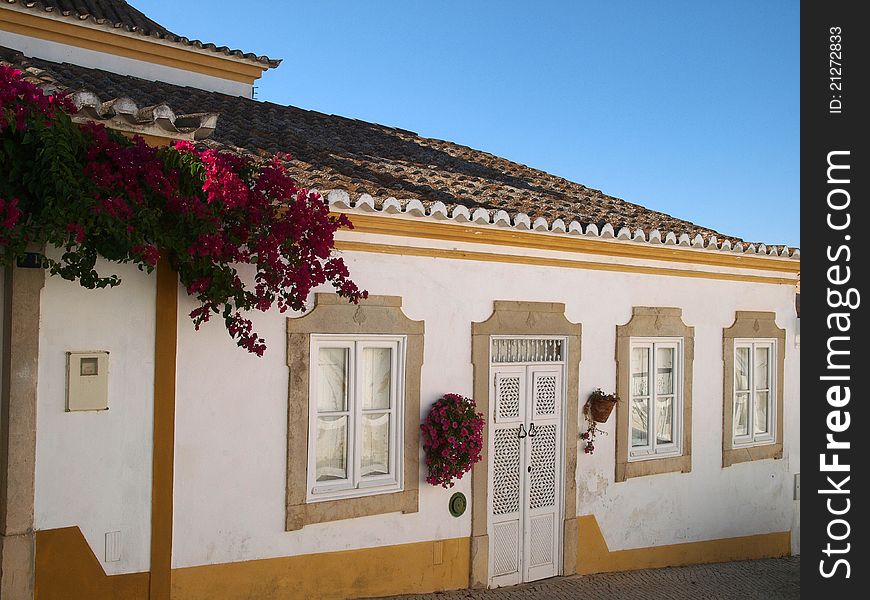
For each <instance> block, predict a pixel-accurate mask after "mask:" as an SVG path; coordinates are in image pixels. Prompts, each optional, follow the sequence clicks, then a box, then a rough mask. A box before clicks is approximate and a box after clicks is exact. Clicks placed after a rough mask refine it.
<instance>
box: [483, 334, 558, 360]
mask: <svg viewBox="0 0 870 600" xmlns="http://www.w3.org/2000/svg"><path fill="white" fill-rule="evenodd" d="M564 345H565V343H564V340H560V339H533V338H496V339H494V340H492V362H493V363H517V362H521V363H530V362H560V361H561V360H562V354H563V352H564Z"/></svg>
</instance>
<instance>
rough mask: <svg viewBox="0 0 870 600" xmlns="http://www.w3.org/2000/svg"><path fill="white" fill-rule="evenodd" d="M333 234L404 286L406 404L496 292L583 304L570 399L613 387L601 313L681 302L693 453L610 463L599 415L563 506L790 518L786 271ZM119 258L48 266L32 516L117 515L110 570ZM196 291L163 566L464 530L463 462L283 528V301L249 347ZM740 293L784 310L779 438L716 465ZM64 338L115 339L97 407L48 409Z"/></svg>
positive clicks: (147, 419)
mask: <svg viewBox="0 0 870 600" xmlns="http://www.w3.org/2000/svg"><path fill="white" fill-rule="evenodd" d="M343 254H344V257H345V260H346V262H347V263H348V266H349V268H350V270H351V273H352V274H353V277H354V279H355V280H356V281H357V282H359V283H360V284H361V285H362V286H363V287H365V288H366V289H368V290H369V292H370V293H372V294H383V295H393V296H401V297H402V304H403V306H402V310H403V311H404V313H405V314H406V315H407V316H408V318H410V319H413V320H422V321H425V324H426V333H425V340H424V363H423V370H422V382H421V406H420V412H421V415H420V417H421V419H422V417H423V416H424V415H425V414H426V412H427V411H428V409H429V406H430V405H431V404H432V403H433V402H434V401H435V400H437V399H438V398H439V397H440V396H441V395H442V394H444V393H448V392H453V393H460V394H465V395H471V394H472V389H473V379H472V378H473V375H472V364H471V323H472V322H480V321H484V320H486V319H487V318H488V317H489V316H490V315H491V314H492V311H493V301H495V300H525V301H536V302H563V303H565V305H566V310H565V317H566V318H567V319H568V320H569V321H571V322H574V323H581V324H582V326H583V333H582V357H581V362H580V373H579V382H580V383H579V398H569V399H568V401H569V402H578V403H579V405H580V406H582V404H583V403H584V402H585V400H586V398H587V397H588V395H589V394H590V393H591V392H592V390H593V389H595V388H597V387H601V388H603V389H604V390H606V391H612V390H614V389H615V388H616V362H615V349H616V326H617V325H621V324H625V323H627V322H628V321H629V320H630V318H631V315H632V307H633V306H651V307H655V306H663V307H679V308H681V309H682V319H683V321H684V322H685V323H686V325H688V326H692V327H694V328H695V360H694V394H693V395H694V397H693V406H692V424H691V426H692V432H693V436H692V438H693V444H692V471H691V472H690V473H667V474H661V475H654V476H648V477H636V478H631V479H629V480H628V481H626V482H622V483H614V461H615V452H614V442H615V438H616V436H615V435H614V431H613V428H614V427H615V419H614V418H613V417H611V419H610V421H609V422H608V423H607V424H606V425H604V430H605V431H607V432H608V433H609V435H606V436H602V437H601V438H599V439H598V440H597V441H596V451H595V453H594V455H587V454H584V453H583V452H582V446H581V449H580V450H579V456H578V462H577V514H578V515H589V514H594V515H595V516H596V518H597V520H598V523H599V524H600V527H601V531H602V532H603V535H604V537H605V539H606V542H607V545H608V547H609V548H610V550H611V551H614V550H621V549H628V548H637V547H644V546H655V545H666V544H678V543H681V542H686V541H700V540H708V539H718V538H728V537H736V536H745V535H751V534H757V533H769V532H781V531H788V530H790V529H792V527H793V523H794V522H795V519H794V513H795V510H796V505H795V503H794V501H793V499H792V497H793V479H794V473H796V472H798V471H799V470H800V464H799V457H798V449H799V441H798V437H797V436H798V423H799V415H798V400H799V388H798V387H797V384H796V382H797V378H798V375H799V368H800V364H799V349H798V348H796V347H795V344H794V335H795V327H796V323H797V321H796V317H795V314H794V289H793V287H792V286H789V285H770V284H757V283H746V282H737V281H718V280H708V279H702V278H683V277H668V276H654V275H642V274H634V273H620V272H605V271H593V270H583V269H563V268H556V267H535V266H529V265H516V264H513V265H512V264H504V263H498V262H471V261H461V260H454V259H446V258H425V257H410V256H395V255H385V254H375V253H360V252H345V253H343ZM119 270H120V271H121V274H122V276H123V277H124V278H125V281H124V284H123V285H122V286H121V288H119V289H117V290H107V291H99V292H93V291H88V290H83V289H81V288H79V287H77V286H76V285H75V284H71V283H69V282H65V281H61V280H59V279H56V278H50V279H49V281H48V282H47V284H46V287H45V289H44V291H43V295H42V315H43V317H42V319H43V324H42V332H41V335H40V365H39V366H40V375H39V392H40V399H39V422H38V427H39V440H38V444H37V491H36V525H37V528H40V529H44V528H53V527H64V526H70V525H79V526H80V527H81V528H82V531H83V532H84V534H85V537H86V538H87V540H88V543H89V544H90V546H91V548H92V550H93V551H94V553H95V554H96V556H97V557H98V558H101V559H102V557H103V556H104V542H103V539H104V538H103V536H104V534H105V532H107V531H112V530H117V529H121V530H122V532H123V535H122V560H121V561H119V562H114V563H106V562H103V566H104V568H105V569H106V571H107V572H108V573H121V572H134V571H142V570H147V568H148V547H149V539H148V537H149V527H148V524H149V519H150V514H149V510H150V509H149V506H150V504H149V503H150V496H149V493H150V456H151V445H150V439H151V412H152V390H153V380H152V377H153V355H154V348H153V339H154V338H153V335H154V279H153V277H149V276H146V275H144V274H141V273H139V272H137V271H135V269H130V270H129V271H128V270H125V269H124V268H123V267H121V268H119ZM318 291H326V292H329V291H332V290H331V289H326V288H324V289H322V290H318ZM312 302H313V296H312ZM194 307H195V304H194V302H193V301H192V300H191V299H189V298H188V297H187V295H186V293H185V292H184V290H183V289H179V310H178V314H179V324H178V332H179V338H178V371H177V373H178V374H177V395H176V443H175V484H174V485H175V488H174V493H175V502H174V538H173V556H172V566H173V568H182V567H193V566H199V565H208V564H216V563H225V562H234V561H245V560H253V559H261V558H272V557H282V556H295V555H301V554H310V553H322V552H333V551H342V550H351V549H357V548H367V547H375V546H384V545H394V544H407V543H413V542H421V541H426V540H436V539H444V540H446V539H453V538H461V537H469V536H470V535H471V516H470V515H471V512H472V511H471V510H468V511H466V512H465V514H464V515H463V516H462V517H459V518H454V517H452V516H450V514H449V512H448V507H447V504H448V500H449V498H450V496H451V495H452V494H453V493H454V492H456V491H461V492H464V493H465V495H466V496H467V497H469V498H471V486H470V477H468V476H466V477H465V478H463V479H462V480H461V481H459V482H458V484H457V485H456V487H455V488H453V489H451V490H444V489H441V488H435V487H432V486H430V485H427V484H425V483H424V482H422V481H421V483H420V496H419V512H417V513H413V514H399V513H394V514H387V515H376V516H371V517H362V518H357V519H352V520H346V521H336V522H329V523H320V524H313V525H308V526H305V527H304V528H302V529H301V530H298V531H289V532H288V531H285V528H284V520H285V482H286V465H287V456H286V452H287V435H288V431H287V394H288V368H287V360H286V358H287V357H286V335H287V327H286V317H287V315H286V314H281V313H279V312H278V311H277V310H276V311H273V312H270V313H268V314H255V315H254V321H255V328H256V329H257V330H258V331H259V332H260V333H261V334H262V335H263V336H264V337H265V338H266V342H267V344H268V346H269V349H268V350H267V352H266V355H265V356H264V357H263V358H257V357H255V356H252V355H249V354H247V353H246V352H244V351H243V350H240V349H239V348H237V347H236V346H235V344H234V343H233V342H232V341H231V340H230V339H229V337H228V336H227V334H226V332H225V331H224V329H223V327H222V324H221V323H220V322H217V321H216V322H214V323H210V324H208V325H207V326H205V327H203V328H202V329H201V330H200V331H199V332H195V331H194V329H193V325H192V324H191V323H190V322H189V320H188V319H187V316H186V315H187V313H189V312H190V310H191V309H193V308H194ZM737 310H763V311H773V312H775V313H776V315H777V318H776V322H777V325H778V326H779V327H782V328H784V329H785V330H786V341H785V348H784V350H785V378H784V379H785V390H784V392H785V402H784V403H785V422H784V443H785V444H784V451H783V458H782V459H779V460H762V461H754V462H750V463H743V464H737V465H733V466H731V467H728V468H723V467H722V454H721V453H722V389H723V379H722V378H723V360H722V330H723V328H727V327H729V326H730V325H731V324H732V323H733V322H734V317H735V311H737ZM71 349H72V350H76V349H88V350H109V351H110V352H111V358H110V361H111V362H110V364H111V372H110V400H109V403H110V409H109V411H107V412H104V413H78V414H77V413H65V412H64V411H63V407H64V371H63V368H64V352H65V351H67V350H71ZM579 418H580V423H579V426H578V429H579V431H581V432H582V431H584V430H585V423H584V422H583V417H582V415H581V416H580V417H579ZM298 426H299V427H300V428H303V427H305V426H306V424H304V423H299V424H298ZM289 435H293V432H292V431H291V432H289ZM420 459H421V461H422V451H421V455H420ZM424 476H425V475H424V473H422V469H421V474H420V477H421V479H422V478H423V477H424ZM582 543H583V541H582V540H580V544H581V545H582Z"/></svg>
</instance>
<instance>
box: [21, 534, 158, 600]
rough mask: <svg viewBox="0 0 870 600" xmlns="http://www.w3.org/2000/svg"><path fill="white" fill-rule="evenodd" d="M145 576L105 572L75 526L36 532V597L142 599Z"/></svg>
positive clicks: (47, 599)
mask: <svg viewBox="0 0 870 600" xmlns="http://www.w3.org/2000/svg"><path fill="white" fill-rule="evenodd" d="M148 579H149V575H148V573H130V574H125V575H106V573H105V571H103V567H102V565H101V564H100V561H99V560H97V557H96V556H94V553H93V552H91V548H90V546H88V542H87V540H85V537H84V536H83V535H82V532H81V530H80V529H79V528H78V527H64V528H63V529H48V530H45V531H37V532H36V582H35V583H36V586H35V587H36V593H35V600H97V599H98V600H145V599H146V598H148Z"/></svg>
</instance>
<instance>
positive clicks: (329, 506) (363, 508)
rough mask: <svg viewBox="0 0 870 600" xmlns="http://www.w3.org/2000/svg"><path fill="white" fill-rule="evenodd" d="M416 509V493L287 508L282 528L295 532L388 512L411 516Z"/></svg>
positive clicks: (364, 497)
mask: <svg viewBox="0 0 870 600" xmlns="http://www.w3.org/2000/svg"><path fill="white" fill-rule="evenodd" d="M417 510H418V502H417V490H404V491H401V492H391V493H390V492H387V493H382V494H370V495H367V496H356V497H353V498H341V499H336V500H323V501H318V502H311V503H307V504H296V505H288V506H287V522H286V523H285V529H286V530H287V531H295V530H297V529H302V528H303V527H305V526H306V525H311V524H314V523H325V522H327V521H340V520H342V519H354V518H356V517H367V516H371V515H383V514H386V513H392V512H401V513H415V512H417Z"/></svg>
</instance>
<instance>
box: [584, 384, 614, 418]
mask: <svg viewBox="0 0 870 600" xmlns="http://www.w3.org/2000/svg"><path fill="white" fill-rule="evenodd" d="M617 402H619V396H617V395H616V394H615V393H614V394H605V393H604V392H602V391H601V388H598V389H596V390H595V391H594V392H592V394H591V395H590V396H589V400H587V401H586V406H587V407H588V411H589V415H590V416H591V417H592V420H593V421H595V422H596V423H606V422H607V419H609V418H610V413H612V412H613V408H614V407H615V406H616V403H617Z"/></svg>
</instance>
